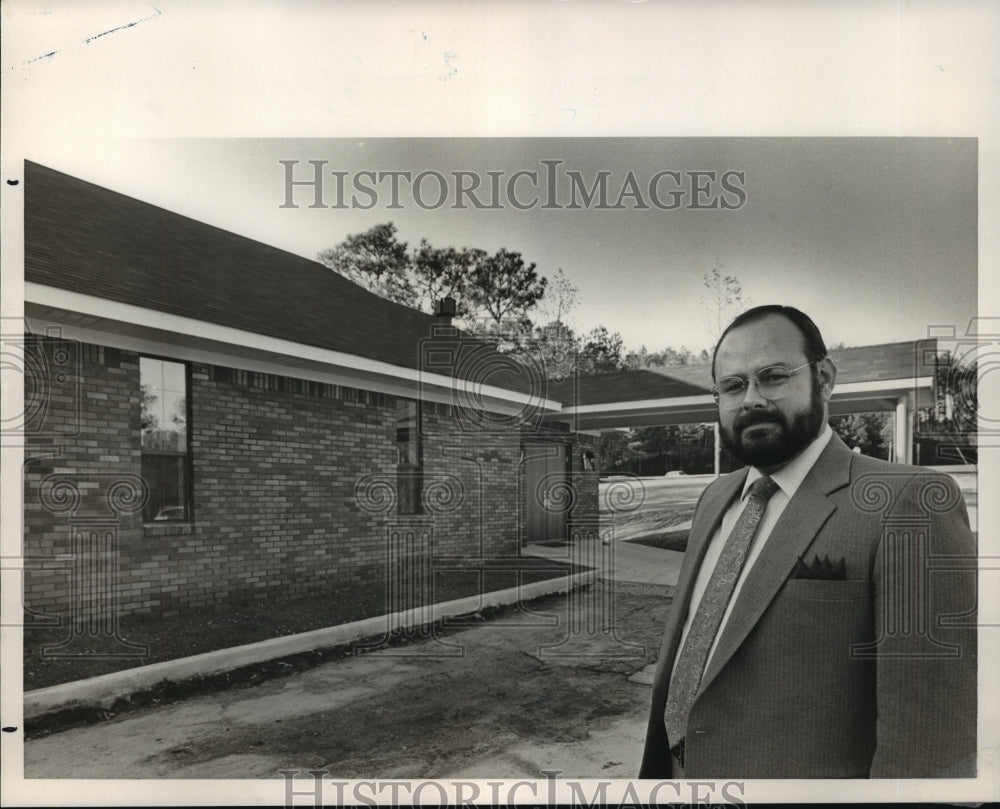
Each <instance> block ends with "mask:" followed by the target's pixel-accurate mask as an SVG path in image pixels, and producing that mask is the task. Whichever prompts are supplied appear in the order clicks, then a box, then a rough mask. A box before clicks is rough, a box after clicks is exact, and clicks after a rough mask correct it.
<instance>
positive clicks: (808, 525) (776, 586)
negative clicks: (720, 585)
mask: <svg viewBox="0 0 1000 809" xmlns="http://www.w3.org/2000/svg"><path fill="white" fill-rule="evenodd" d="M851 457H852V456H851V451H850V450H849V449H847V447H846V446H845V445H844V443H843V442H842V441H841V440H840V439H839V438H838V437H837V436H836V435H834V436H833V437H832V438H831V439H830V443H829V444H828V445H827V447H826V449H825V450H824V451H823V454H822V455H820V457H819V459H818V460H817V461H816V464H815V465H814V466H813V468H812V469H811V470H810V472H809V474H808V475H806V477H805V479H804V480H803V481H802V484H801V485H800V486H799V488H798V490H797V491H796V492H795V496H794V497H792V499H791V500H790V501H789V502H788V505H787V506H785V510H784V511H783V512H782V514H781V517H780V518H779V519H778V522H777V523H776V524H775V526H774V528H773V530H772V531H771V536H770V537H768V539H767V543H766V544H765V545H764V548H763V549H762V550H761V553H760V556H758V557H757V560H756V562H755V563H754V566H753V568H751V570H750V572H749V573H748V574H747V578H746V581H745V582H744V583H743V587H742V588H741V589H740V593H739V595H738V596H737V600H736V606H735V607H734V608H733V611H732V613H731V614H730V616H729V620H728V621H727V623H726V625H725V627H724V628H723V630H722V634H721V636H720V637H719V643H718V646H716V648H715V652H714V653H713V654H712V659H711V661H710V662H709V665H708V668H707V669H706V671H705V676H704V677H703V678H702V685H701V687H702V688H706V687H707V686H708V685H709V684H710V683H711V681H712V680H713V679H714V678H715V676H716V675H717V674H718V673H719V671H720V670H721V669H722V667H723V666H725V664H726V663H727V662H728V661H729V658H731V657H732V656H733V653H734V652H735V651H736V650H737V649H738V648H739V646H740V644H741V643H743V641H744V640H745V639H746V636H747V635H748V634H749V633H750V630H752V629H753V628H754V626H755V625H756V624H757V621H758V620H759V619H760V616H761V615H762V614H763V613H764V610H765V609H767V606H768V605H769V604H770V603H771V601H772V600H773V599H774V596H775V595H777V593H778V590H780V589H781V587H782V585H784V583H785V581H786V580H787V579H788V575H789V573H790V572H791V570H792V568H793V567H794V565H795V560H796V559H798V558H799V557H800V556H801V555H802V554H803V553H805V550H806V548H807V547H808V546H809V545H810V544H811V543H812V541H813V540H814V539H815V538H816V535H817V534H818V533H819V530H820V528H822V527H823V524H824V523H825V522H826V521H827V519H829V517H830V515H831V514H832V513H833V512H834V511H835V510H836V506H835V505H834V504H833V502H832V501H831V500H830V499H829V497H827V495H828V494H829V493H831V492H833V491H835V490H837V489H839V488H842V487H843V486H846V485H847V484H848V482H849V480H850V466H851Z"/></svg>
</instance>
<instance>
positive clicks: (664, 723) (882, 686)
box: [640, 306, 976, 778]
mask: <svg viewBox="0 0 1000 809" xmlns="http://www.w3.org/2000/svg"><path fill="white" fill-rule="evenodd" d="M712 378H713V381H714V383H715V387H714V391H713V392H714V395H715V398H716V401H717V402H718V419H719V427H720V434H721V437H722V441H723V444H724V446H725V447H726V449H727V450H728V451H729V452H730V453H731V454H732V455H733V456H735V457H736V458H738V459H739V460H741V461H742V462H744V463H745V464H747V468H744V469H742V470H740V471H738V472H733V473H731V474H729V475H725V476H723V477H721V478H719V479H718V480H717V481H715V482H714V483H712V484H711V485H710V486H709V487H708V488H707V489H706V490H705V492H704V493H703V494H702V496H701V499H700V500H699V501H698V506H697V509H696V510H695V515H694V519H693V522H692V526H691V533H690V537H689V540H688V547H687V551H686V552H685V556H684V562H683V565H682V568H681V572H680V576H679V579H678V583H677V587H676V591H675V594H674V602H673V606H672V609H671V613H670V616H669V618H668V622H667V627H666V632H665V636H664V640H663V645H662V648H661V650H660V656H659V660H658V664H657V670H656V675H655V678H654V684H653V695H652V708H651V711H650V719H649V725H648V728H647V734H646V748H645V753H644V756H643V762H642V767H641V770H640V777H642V778H704V777H713V778H927V777H970V776H974V775H975V770H976V632H975V607H976V577H975V569H974V563H975V556H976V548H975V539H974V537H973V535H972V533H971V531H970V530H969V522H968V516H967V514H966V510H965V505H964V502H963V500H962V497H961V494H960V492H959V490H958V487H957V486H956V484H955V483H954V481H953V480H952V479H951V478H950V477H949V476H947V475H943V474H941V473H938V472H934V471H932V470H928V469H923V468H920V467H914V466H904V465H900V464H891V463H887V462H885V461H880V460H876V459H873V458H868V457H865V456H863V455H860V454H857V453H854V452H851V450H849V449H848V448H847V446H846V445H845V444H844V443H843V442H842V441H841V440H840V439H839V438H838V437H837V436H835V435H834V434H833V431H832V430H831V429H830V426H829V425H828V423H827V421H828V418H829V402H830V397H831V396H832V394H833V389H834V384H835V382H836V378H837V369H836V367H835V366H834V364H833V363H832V362H831V361H830V358H829V357H828V356H827V351H826V346H825V344H824V342H823V338H822V336H821V335H820V332H819V330H818V329H817V328H816V325H815V324H814V323H813V322H812V320H811V319H810V318H809V317H808V316H807V315H805V314H804V313H802V312H800V311H799V310H797V309H794V308H792V307H788V306H761V307H757V308H755V309H751V310H749V311H747V312H745V313H743V314H742V315H740V316H739V317H738V318H736V320H734V321H733V322H732V323H731V324H730V325H729V327H728V328H727V329H726V331H725V332H723V334H722V337H721V338H720V340H719V342H718V344H717V345H716V348H715V356H714V357H713V362H712ZM932 561H933V565H932V564H931V563H932Z"/></svg>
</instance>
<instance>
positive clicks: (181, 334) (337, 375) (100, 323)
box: [24, 281, 561, 414]
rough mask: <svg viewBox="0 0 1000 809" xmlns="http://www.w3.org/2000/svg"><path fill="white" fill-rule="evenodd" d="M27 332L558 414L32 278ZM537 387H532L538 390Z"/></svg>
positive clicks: (493, 389) (472, 385)
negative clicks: (51, 332) (48, 332)
mask: <svg viewBox="0 0 1000 809" xmlns="http://www.w3.org/2000/svg"><path fill="white" fill-rule="evenodd" d="M24 314H25V318H26V319H27V321H28V325H29V327H30V328H31V330H32V332H34V333H38V334H44V333H45V332H46V330H47V329H50V328H53V327H54V328H57V329H58V334H59V336H60V337H62V338H64V339H70V340H79V341H81V342H85V343H95V344H98V345H104V346H109V347H112V348H120V349H125V350H129V351H137V352H139V353H144V354H153V355H158V356H164V357H171V358H176V359H178V360H188V361H191V362H202V363H207V364H211V365H223V366H226V367H230V368H239V369H243V370H247V371H256V372H259V373H268V374H276V375H279V376H292V377H296V378H299V379H308V380H312V381H316V382H325V383H328V384H333V385H343V386H345V387H356V388H363V389H365V390H372V391H376V392H379V393H386V394H390V395H393V396H402V397H407V398H417V399H420V400H421V401H429V402H441V403H444V404H456V403H457V404H461V405H464V406H466V407H475V408H481V409H483V410H489V411H493V412H497V413H501V414H517V413H523V412H525V410H527V409H530V410H532V411H534V412H536V413H553V412H554V413H558V412H559V411H560V410H561V405H560V403H559V402H557V401H554V400H551V399H547V398H545V397H543V396H541V395H540V394H538V393H532V392H528V393H522V392H519V391H513V390H509V389H507V388H503V387H499V386H497V385H491V384H489V383H488V381H487V380H483V381H471V380H466V379H462V378H458V377H451V376H448V375H446V374H441V373H434V372H430V371H426V370H423V369H418V368H406V367H402V366H399V365H393V364H390V363H386V362H379V361H377V360H372V359H368V358H366V357H358V356H355V355H353V354H347V353H344V352H338V351H332V350H330V349H325V348H318V347H316V346H309V345H304V344H302V343H297V342H293V341H290V340H282V339H280V338H275V337H269V336H267V335H261V334H257V333H255V332H250V331H245V330H241V329H235V328H231V327H228V326H220V325H218V324H215V323H209V322H206V321H203V320H196V319H193V318H188V317H183V316H179V315H174V314H170V313H167V312H161V311H158V310H154V309H146V308H144V307H139V306H133V305H131V304H126V303H120V302H117V301H110V300H107V299H106V298H101V297H97V296H94V295H85V294H82V293H79V292H71V291H68V290H64V289H59V288H58V287H51V286H46V285H44V284H37V283H34V282H30V281H29V282H25V284H24ZM537 387H538V386H537V385H535V386H533V388H537Z"/></svg>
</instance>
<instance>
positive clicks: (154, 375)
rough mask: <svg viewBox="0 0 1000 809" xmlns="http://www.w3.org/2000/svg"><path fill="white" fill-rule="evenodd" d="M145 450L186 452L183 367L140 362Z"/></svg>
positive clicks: (150, 361)
mask: <svg viewBox="0 0 1000 809" xmlns="http://www.w3.org/2000/svg"><path fill="white" fill-rule="evenodd" d="M139 379H140V383H141V385H142V448H143V449H149V450H167V451H171V452H187V395H186V394H187V391H186V376H185V368H184V364H183V363H179V362H169V361H168V360H157V359H152V358H150V357H140V358H139Z"/></svg>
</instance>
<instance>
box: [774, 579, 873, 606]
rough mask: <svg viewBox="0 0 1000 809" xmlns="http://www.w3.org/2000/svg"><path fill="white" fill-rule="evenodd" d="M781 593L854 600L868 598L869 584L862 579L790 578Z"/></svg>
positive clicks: (815, 597)
mask: <svg viewBox="0 0 1000 809" xmlns="http://www.w3.org/2000/svg"><path fill="white" fill-rule="evenodd" d="M781 595H782V596H784V597H785V598H801V599H807V600H809V601H814V600H818V601H854V600H857V599H862V598H868V596H869V585H868V582H867V581H863V580H860V579H847V580H836V579H789V580H788V581H786V582H785V585H784V587H782V588H781Z"/></svg>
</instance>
